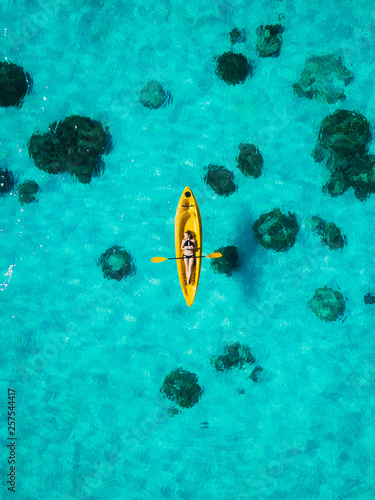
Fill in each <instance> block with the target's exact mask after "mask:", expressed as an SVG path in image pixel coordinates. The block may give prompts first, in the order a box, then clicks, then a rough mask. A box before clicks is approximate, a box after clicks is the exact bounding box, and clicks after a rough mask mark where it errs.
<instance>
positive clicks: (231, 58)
mask: <svg viewBox="0 0 375 500" xmlns="http://www.w3.org/2000/svg"><path fill="white" fill-rule="evenodd" d="M216 63H217V64H216V74H217V75H218V76H219V77H220V78H221V79H222V80H224V82H226V83H227V84H228V85H237V84H238V83H244V81H245V80H246V78H247V77H248V75H249V74H250V75H251V73H252V69H253V67H252V64H251V62H250V61H248V60H247V59H246V57H245V56H244V55H243V54H236V53H234V52H224V54H222V55H221V56H219V57H218V58H217V61H216Z"/></svg>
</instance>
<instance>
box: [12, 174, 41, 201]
mask: <svg viewBox="0 0 375 500" xmlns="http://www.w3.org/2000/svg"><path fill="white" fill-rule="evenodd" d="M17 191H18V201H19V202H20V203H21V205H24V204H25V203H26V204H27V203H33V202H34V201H37V198H38V192H39V186H38V184H37V183H36V182H35V181H31V180H29V181H24V182H22V183H21V184H19V186H18V189H17Z"/></svg>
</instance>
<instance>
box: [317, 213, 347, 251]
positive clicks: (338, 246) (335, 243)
mask: <svg viewBox="0 0 375 500" xmlns="http://www.w3.org/2000/svg"><path fill="white" fill-rule="evenodd" d="M308 224H309V226H310V229H311V230H312V231H314V232H315V233H316V234H318V235H319V236H320V238H321V242H322V244H323V245H326V246H328V247H329V249H330V250H342V249H343V248H344V246H345V245H346V236H345V235H343V234H342V233H341V230H340V228H339V227H337V226H336V224H335V223H334V222H326V221H324V220H323V219H322V218H321V217H319V216H318V215H315V216H314V217H311V219H310V220H309V221H308Z"/></svg>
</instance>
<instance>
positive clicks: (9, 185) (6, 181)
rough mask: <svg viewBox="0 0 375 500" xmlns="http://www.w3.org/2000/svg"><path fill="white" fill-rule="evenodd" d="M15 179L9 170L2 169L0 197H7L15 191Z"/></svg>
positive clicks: (0, 171)
mask: <svg viewBox="0 0 375 500" xmlns="http://www.w3.org/2000/svg"><path fill="white" fill-rule="evenodd" d="M14 184H15V178H14V175H13V173H12V172H11V171H10V170H8V169H7V168H0V196H5V195H6V194H8V193H10V192H11V191H12V190H13V189H14Z"/></svg>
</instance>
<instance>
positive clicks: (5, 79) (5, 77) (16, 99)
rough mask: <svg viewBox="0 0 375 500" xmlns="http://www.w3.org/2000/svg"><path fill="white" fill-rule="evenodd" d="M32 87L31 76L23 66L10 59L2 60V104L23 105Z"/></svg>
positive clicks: (0, 69) (0, 78)
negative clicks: (9, 60)
mask: <svg viewBox="0 0 375 500" xmlns="http://www.w3.org/2000/svg"><path fill="white" fill-rule="evenodd" d="M31 88H32V79H31V76H30V75H29V74H28V73H25V71H24V70H23V69H22V68H21V66H18V65H17V64H14V63H11V62H8V61H1V62H0V106H2V107H5V108H7V107H9V106H22V103H23V100H24V97H25V96H26V94H27V93H28V92H30V91H31Z"/></svg>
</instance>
